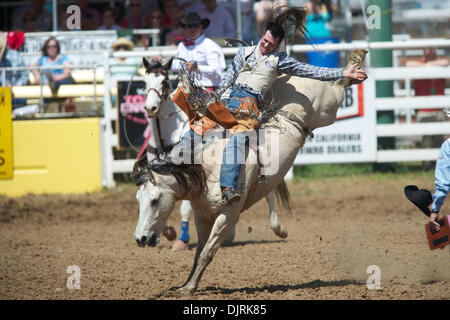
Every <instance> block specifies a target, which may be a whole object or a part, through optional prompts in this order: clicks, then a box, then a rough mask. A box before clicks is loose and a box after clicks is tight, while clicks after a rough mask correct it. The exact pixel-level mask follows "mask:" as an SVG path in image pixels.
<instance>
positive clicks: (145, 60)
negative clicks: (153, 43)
mask: <svg viewBox="0 0 450 320" xmlns="http://www.w3.org/2000/svg"><path fill="white" fill-rule="evenodd" d="M142 63H143V64H144V67H145V70H146V71H147V72H150V63H149V62H148V60H147V58H146V57H143V58H142Z"/></svg>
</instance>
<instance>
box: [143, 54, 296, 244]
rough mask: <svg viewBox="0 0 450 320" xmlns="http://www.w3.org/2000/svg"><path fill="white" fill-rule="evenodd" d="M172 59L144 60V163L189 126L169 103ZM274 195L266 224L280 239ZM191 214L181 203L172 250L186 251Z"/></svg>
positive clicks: (176, 140)
mask: <svg viewBox="0 0 450 320" xmlns="http://www.w3.org/2000/svg"><path fill="white" fill-rule="evenodd" d="M171 62H172V59H170V60H169V61H168V62H167V63H165V64H161V63H160V62H155V61H154V62H152V63H149V62H148V61H147V59H145V58H144V59H143V63H144V66H145V68H146V70H147V73H148V74H147V76H146V92H147V99H146V102H145V109H146V111H147V115H148V117H149V118H150V130H151V137H150V140H149V147H148V148H147V151H148V152H147V159H148V161H150V160H151V159H153V158H154V157H156V156H157V152H158V151H159V152H161V151H162V152H170V151H171V150H172V148H173V147H174V146H175V145H176V144H177V143H179V142H180V140H181V138H182V137H183V135H184V134H185V133H186V132H187V131H189V129H190V128H189V122H188V118H187V116H186V114H185V113H184V112H183V111H182V110H181V109H180V108H178V107H177V106H176V105H175V104H174V103H173V101H172V99H170V97H169V96H168V95H169V92H170V91H171V87H170V80H169V76H168V70H169V69H170V64H171ZM285 189H286V185H285V184H284V181H283V182H282V184H281V186H280V188H279V189H278V193H277V195H279V196H281V201H284V202H283V203H284V204H285V205H287V202H286V201H285V200H286V199H283V197H284V196H285V195H286V192H285ZM275 196H276V194H275V192H269V193H268V194H267V195H266V200H267V204H268V206H269V220H270V228H271V229H272V230H273V232H274V233H275V234H276V235H277V236H279V237H280V238H283V239H284V238H286V237H287V236H288V232H287V229H286V228H285V226H284V225H282V224H280V222H279V221H278V214H277V212H276V210H275ZM191 211H192V208H191V204H190V201H189V200H183V201H182V202H181V207H180V214H181V224H182V225H181V234H180V237H179V239H178V240H177V241H176V242H175V243H174V244H173V247H172V248H173V249H174V250H182V249H185V248H186V247H187V246H186V243H187V242H188V241H189V238H190V235H189V216H190V213H191ZM234 231H235V228H234V227H233V228H232V229H231V231H230V233H229V235H228V236H227V238H226V240H225V242H227V243H230V242H232V241H233V239H234Z"/></svg>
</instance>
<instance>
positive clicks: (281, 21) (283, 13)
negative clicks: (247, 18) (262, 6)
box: [258, 5, 307, 42]
mask: <svg viewBox="0 0 450 320" xmlns="http://www.w3.org/2000/svg"><path fill="white" fill-rule="evenodd" d="M306 14H307V10H306V8H304V7H288V6H287V5H273V6H272V7H271V8H270V9H269V10H268V12H267V14H266V16H265V18H264V20H263V21H262V23H261V25H260V26H258V29H259V34H260V36H261V37H262V36H263V35H264V33H265V32H266V31H267V30H268V27H269V26H271V25H274V24H275V25H278V26H280V27H281V28H282V29H283V31H284V33H285V34H284V36H283V38H284V39H280V40H286V42H287V38H286V37H287V35H291V36H292V41H293V40H294V38H295V35H296V34H298V35H300V36H301V37H304V38H307V36H306V27H305V23H306ZM271 33H272V31H271ZM272 36H274V34H272Z"/></svg>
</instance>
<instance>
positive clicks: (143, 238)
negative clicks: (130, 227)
mask: <svg viewBox="0 0 450 320" xmlns="http://www.w3.org/2000/svg"><path fill="white" fill-rule="evenodd" d="M136 241H137V242H138V244H144V243H145V242H146V241H147V237H146V236H142V237H141V238H140V239H139V240H136Z"/></svg>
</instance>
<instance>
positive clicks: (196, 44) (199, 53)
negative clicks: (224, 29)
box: [172, 12, 225, 91]
mask: <svg viewBox="0 0 450 320" xmlns="http://www.w3.org/2000/svg"><path fill="white" fill-rule="evenodd" d="M209 23H210V21H209V20H208V19H201V18H200V16H199V15H198V14H197V13H195V12H192V13H189V14H187V16H186V20H185V23H184V24H182V27H183V29H185V30H186V34H187V38H186V39H184V40H183V41H182V42H181V43H180V44H178V48H177V55H176V56H177V57H178V58H182V59H184V60H186V61H187V62H182V61H180V60H178V59H174V60H173V62H172V71H173V72H175V73H180V72H181V71H182V68H186V70H187V71H189V72H191V71H196V70H198V71H199V74H198V76H197V80H198V82H199V84H201V85H202V86H203V87H205V88H206V89H207V90H209V91H214V90H215V89H217V86H218V85H219V83H220V78H221V77H222V73H223V71H224V70H225V57H224V55H223V51H222V48H221V47H219V46H218V45H217V44H216V43H215V42H214V41H212V40H211V39H209V38H207V37H205V35H204V30H205V29H206V28H207V27H208V26H209Z"/></svg>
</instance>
